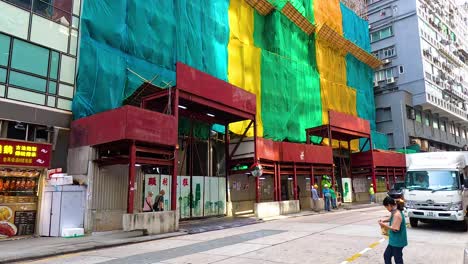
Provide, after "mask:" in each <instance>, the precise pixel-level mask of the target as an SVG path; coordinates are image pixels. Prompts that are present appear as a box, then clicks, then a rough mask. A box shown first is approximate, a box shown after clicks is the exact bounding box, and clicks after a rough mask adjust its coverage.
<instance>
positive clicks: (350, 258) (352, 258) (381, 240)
mask: <svg viewBox="0 0 468 264" xmlns="http://www.w3.org/2000/svg"><path fill="white" fill-rule="evenodd" d="M384 241H385V238H382V239H380V240H379V241H378V242H374V243H372V244H370V245H369V247H367V248H365V249H363V250H361V251H360V252H359V253H356V254H354V255H352V256H351V257H349V258H347V259H346V260H345V261H343V262H341V263H340V264H348V263H350V262H353V261H355V260H356V259H358V258H360V257H361V256H362V255H364V254H366V252H367V251H370V250H372V249H373V248H375V247H377V246H378V245H380V244H382V243H383V242H384Z"/></svg>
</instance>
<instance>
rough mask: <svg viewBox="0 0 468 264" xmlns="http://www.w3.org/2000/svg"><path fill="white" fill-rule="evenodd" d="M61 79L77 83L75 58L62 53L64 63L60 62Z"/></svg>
mask: <svg viewBox="0 0 468 264" xmlns="http://www.w3.org/2000/svg"><path fill="white" fill-rule="evenodd" d="M60 81H63V82H66V83H71V84H74V83H75V59H74V58H72V57H69V56H65V55H62V63H61V64H60Z"/></svg>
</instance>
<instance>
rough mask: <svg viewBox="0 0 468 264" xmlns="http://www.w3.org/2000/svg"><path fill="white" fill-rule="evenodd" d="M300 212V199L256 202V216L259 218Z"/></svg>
mask: <svg viewBox="0 0 468 264" xmlns="http://www.w3.org/2000/svg"><path fill="white" fill-rule="evenodd" d="M298 212H300V209H299V201H298V200H292V201H281V202H266V203H256V204H255V216H256V217H257V218H259V219H263V218H269V217H275V216H279V215H287V214H293V213H298Z"/></svg>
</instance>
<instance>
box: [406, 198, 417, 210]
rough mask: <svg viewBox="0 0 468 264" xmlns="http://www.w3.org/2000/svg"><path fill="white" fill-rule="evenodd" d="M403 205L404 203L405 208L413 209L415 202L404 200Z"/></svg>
mask: <svg viewBox="0 0 468 264" xmlns="http://www.w3.org/2000/svg"><path fill="white" fill-rule="evenodd" d="M405 205H406V208H409V209H414V208H416V206H415V202H414V201H409V200H406V201H405Z"/></svg>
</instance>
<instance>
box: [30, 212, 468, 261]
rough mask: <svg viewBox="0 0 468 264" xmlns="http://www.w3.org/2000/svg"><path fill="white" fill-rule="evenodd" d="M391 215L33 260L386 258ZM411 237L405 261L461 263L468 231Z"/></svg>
mask: <svg viewBox="0 0 468 264" xmlns="http://www.w3.org/2000/svg"><path fill="white" fill-rule="evenodd" d="M386 215H388V212H386V211H385V210H384V209H383V208H380V207H379V208H375V207H374V208H368V209H362V210H352V211H341V212H335V213H329V214H321V215H313V216H303V217H296V218H289V219H283V220H277V221H271V222H266V223H261V224H254V225H248V226H243V227H237V228H231V229H225V230H219V231H212V232H206V233H199V234H193V235H187V236H182V237H176V238H170V239H165V240H159V241H152V242H145V243H140V244H133V245H128V246H121V247H115V248H109V249H103V250H96V251H89V252H83V253H79V254H71V255H64V256H59V257H53V258H47V259H43V260H38V261H33V262H29V263H67V264H74V263H106V264H107V263H135V264H137V263H191V264H197V263H219V264H236V263H239V264H245V263H252V264H257V263H258V264H260V263H262V264H268V263H331V264H335V263H336V264H341V263H348V262H349V263H373V264H374V263H383V258H382V254H383V252H384V250H385V247H386V244H387V241H386V240H383V239H382V236H381V235H380V228H379V227H378V225H377V220H378V219H380V218H383V217H385V216H386ZM408 236H409V240H410V241H409V246H408V247H407V248H405V249H404V258H405V261H406V262H405V263H411V264H418V263H424V264H426V263H436V264H437V263H440V264H456V263H462V262H463V250H464V248H466V247H468V233H462V232H460V231H457V230H456V229H455V228H451V227H450V226H440V225H422V226H421V227H420V228H419V227H418V228H416V229H409V230H408ZM359 253H360V254H359ZM346 261H348V262H346Z"/></svg>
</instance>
